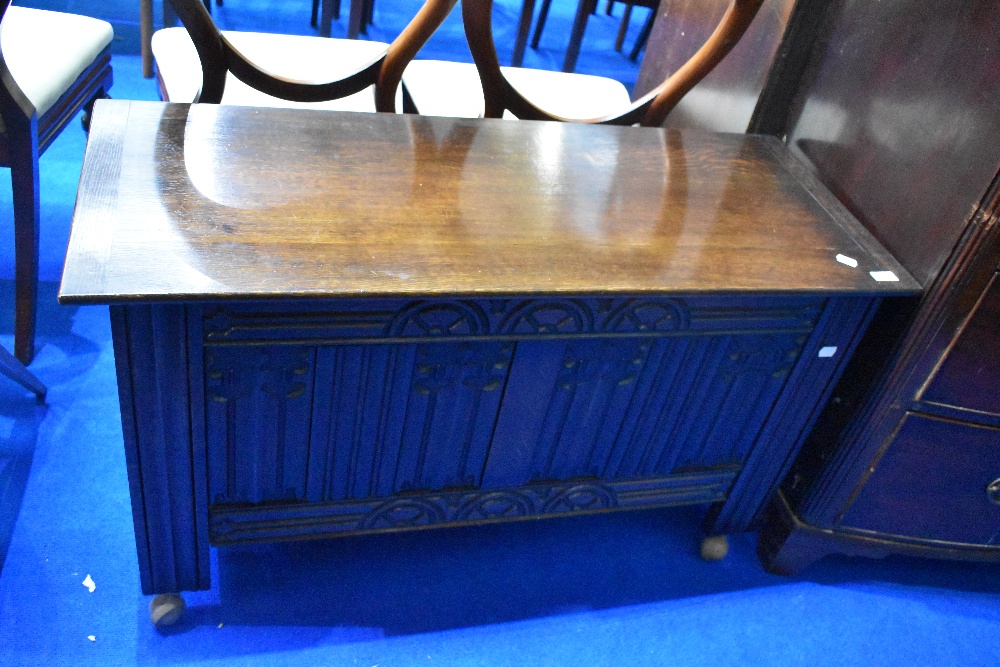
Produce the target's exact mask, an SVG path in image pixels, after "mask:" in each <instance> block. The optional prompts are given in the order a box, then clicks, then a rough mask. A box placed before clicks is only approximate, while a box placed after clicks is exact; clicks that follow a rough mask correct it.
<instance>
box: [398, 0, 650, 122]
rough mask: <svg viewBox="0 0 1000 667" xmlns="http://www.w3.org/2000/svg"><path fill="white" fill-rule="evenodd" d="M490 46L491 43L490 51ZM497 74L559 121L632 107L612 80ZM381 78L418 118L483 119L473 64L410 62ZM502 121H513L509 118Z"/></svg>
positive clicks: (506, 70) (510, 70)
mask: <svg viewBox="0 0 1000 667" xmlns="http://www.w3.org/2000/svg"><path fill="white" fill-rule="evenodd" d="M451 4H452V5H454V4H457V0H451ZM490 4H491V6H492V3H490ZM463 11H464V10H463ZM492 45H493V42H492V39H491V41H490V47H491V48H492ZM498 66H499V65H498ZM500 70H501V72H502V73H503V76H504V78H505V79H506V80H508V81H510V82H511V83H512V84H513V85H514V86H515V87H516V88H517V89H518V90H519V91H521V92H522V93H523V94H524V95H526V96H528V97H529V98H531V99H533V100H536V101H538V103H539V104H541V105H542V106H543V107H545V108H547V109H551V110H553V111H554V112H555V113H556V114H558V115H560V116H565V117H569V118H592V117H597V116H603V115H605V114H608V113H612V112H613V111H615V110H617V109H621V108H623V107H625V106H628V105H629V104H630V103H631V99H630V98H629V94H628V89H627V88H625V86H624V85H622V84H621V82H619V81H615V80H614V79H609V78H606V77H601V76H591V75H589V74H574V73H564V72H552V71H549V70H541V69H532V68H528V67H501V68H500ZM383 76H384V78H385V81H384V84H385V88H384V90H385V91H386V92H387V93H388V92H389V91H390V89H393V90H394V88H393V86H394V85H395V84H394V82H393V81H392V79H393V78H397V79H399V80H400V81H401V82H402V85H403V89H404V92H405V93H406V94H405V99H406V100H407V102H408V104H409V106H408V108H409V109H410V110H413V111H416V112H417V113H421V114H424V115H429V116H453V117H460V118H476V117H479V116H482V115H483V114H484V111H485V100H484V97H483V86H482V84H481V82H480V77H479V71H478V70H477V69H476V65H475V64H473V63H459V62H450V61H442V60H416V59H414V60H412V61H407V65H406V69H405V72H391V71H387V72H385V73H384V74H383ZM505 117H506V118H515V116H514V115H512V114H510V113H508V114H506V116H505Z"/></svg>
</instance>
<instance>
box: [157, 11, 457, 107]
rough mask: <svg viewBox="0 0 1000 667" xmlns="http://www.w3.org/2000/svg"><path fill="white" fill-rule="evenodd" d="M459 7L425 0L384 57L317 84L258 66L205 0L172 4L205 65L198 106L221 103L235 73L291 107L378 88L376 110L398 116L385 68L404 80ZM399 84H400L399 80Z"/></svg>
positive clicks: (244, 81) (253, 86)
mask: <svg viewBox="0 0 1000 667" xmlns="http://www.w3.org/2000/svg"><path fill="white" fill-rule="evenodd" d="M455 3H456V0H427V1H426V2H425V3H424V5H423V6H422V7H421V8H420V10H419V11H418V12H417V14H416V15H415V16H414V18H413V20H412V21H411V22H410V23H409V25H407V27H406V28H405V29H404V30H403V32H402V33H401V34H400V36H399V37H398V38H397V39H396V40H394V41H393V43H392V44H391V45H390V47H389V48H388V49H387V50H386V52H385V53H383V54H381V55H379V56H378V57H376V58H374V59H373V60H372V61H370V62H368V63H367V64H365V65H364V66H362V67H360V68H359V69H357V70H355V71H354V72H352V73H350V74H348V75H346V76H341V77H339V78H336V79H332V80H330V81H320V82H316V81H298V80H294V79H290V78H286V77H282V76H280V75H278V74H274V73H271V72H268V71H267V70H265V69H263V68H261V67H259V66H258V65H256V64H254V63H253V62H252V61H251V60H250V59H249V58H247V57H246V56H245V55H243V54H242V53H240V51H239V49H237V48H236V47H235V46H233V44H232V43H231V42H230V41H229V40H227V39H226V37H225V35H224V34H223V33H222V31H221V30H219V28H218V26H216V24H215V22H214V21H213V20H212V16H211V14H209V12H208V10H206V9H205V6H204V4H202V2H201V0H170V4H171V5H172V6H173V8H174V10H175V11H176V13H177V16H178V18H179V19H180V21H181V23H182V24H183V25H184V28H185V29H186V30H187V32H188V35H190V37H191V41H192V42H194V46H195V49H196V50H197V51H198V57H199V59H200V60H201V66H202V87H201V94H200V95H199V96H198V97H197V101H198V102H202V103H212V104H218V103H220V102H221V101H222V95H223V93H224V91H225V86H226V75H227V73H228V72H232V74H233V76H235V77H236V78H237V79H239V80H240V81H242V82H243V83H245V84H247V85H248V86H250V87H252V88H255V89H256V90H259V91H261V92H263V93H265V94H267V95H271V96H272V97H277V98H280V99H283V100H289V101H293V102H324V101H328V100H335V99H340V98H342V97H347V96H348V95H353V94H354V93H357V92H360V91H362V90H364V89H365V88H368V87H369V86H371V85H376V108H377V109H378V111H386V112H393V111H395V89H396V86H394V87H393V91H392V94H389V95H380V94H379V83H380V80H381V79H382V71H383V69H388V71H390V72H396V71H398V72H399V73H400V76H401V74H402V70H403V69H405V68H406V63H408V62H409V60H411V59H412V58H413V57H414V56H415V55H416V53H417V51H419V50H420V48H421V47H422V46H423V45H424V44H425V43H426V41H427V40H428V39H429V38H430V36H431V35H432V34H434V31H435V30H436V29H437V27H438V26H439V25H440V24H441V22H442V21H444V19H445V17H447V15H448V13H449V12H450V11H451V9H452V7H454V5H455ZM396 81H397V85H398V77H397V79H396Z"/></svg>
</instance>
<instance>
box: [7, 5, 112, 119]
mask: <svg viewBox="0 0 1000 667" xmlns="http://www.w3.org/2000/svg"><path fill="white" fill-rule="evenodd" d="M113 38H114V31H113V30H112V28H111V24H110V23H108V22H107V21H101V20H99V19H95V18H91V17H89V16H78V15H76V14H64V13H61V12H52V11H47V10H44V9H30V8H28V7H16V6H13V5H12V6H10V7H8V8H7V12H6V13H5V14H4V15H3V22H2V23H0V50H2V51H3V55H4V61H5V62H6V64H7V68H8V69H9V70H10V73H11V74H12V75H13V76H14V80H15V81H17V85H18V87H19V88H20V89H21V92H23V93H24V94H25V96H26V97H27V98H28V100H29V101H30V102H31V104H32V106H34V107H35V113H36V114H37V115H38V116H43V115H45V113H46V112H47V111H48V110H49V109H51V108H52V107H53V105H55V103H56V101H57V100H58V99H59V98H60V97H62V96H63V94H64V93H65V92H66V91H67V90H69V89H70V87H72V86H73V84H74V83H76V80H77V78H79V76H80V75H81V74H83V72H84V70H86V69H87V68H88V67H89V66H90V65H91V64H93V62H94V61H95V60H97V58H98V56H100V55H101V52H102V51H104V50H105V49H106V48H107V47H108V45H109V44H111V40H112V39H113Z"/></svg>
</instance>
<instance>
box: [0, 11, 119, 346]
mask: <svg viewBox="0 0 1000 667" xmlns="http://www.w3.org/2000/svg"><path fill="white" fill-rule="evenodd" d="M113 37H114V32H113V31H112V28H111V24H109V23H107V22H105V21H100V20H98V19H94V18H90V17H87V16H78V15H76V14H65V13H62V12H51V11H46V10H41V9H29V8H26V7H15V6H11V4H10V0H0V160H2V163H0V166H5V167H9V168H10V175H11V184H12V186H13V195H14V262H15V276H14V307H15V317H14V354H15V356H16V357H17V359H18V360H20V361H21V363H24V364H27V363H30V362H31V359H32V358H33V357H34V354H35V323H36V319H37V297H38V251H39V241H38V233H39V192H38V189H39V180H38V158H39V156H40V155H41V154H42V153H44V152H45V149H46V148H48V147H49V145H50V144H51V143H52V141H53V140H54V139H55V138H56V137H57V136H59V133H60V132H61V131H62V129H63V128H64V127H66V125H67V124H68V123H69V122H70V121H71V120H72V119H73V118H74V117H75V116H76V113H77V112H78V111H79V110H80V109H81V108H82V109H84V112H85V115H84V125H85V127H86V124H87V122H88V120H87V119H88V118H89V110H90V109H91V108H92V106H93V103H94V100H96V99H97V98H99V97H106V96H107V93H108V90H109V89H110V88H111V83H112V75H111V51H110V45H111V40H112V39H113Z"/></svg>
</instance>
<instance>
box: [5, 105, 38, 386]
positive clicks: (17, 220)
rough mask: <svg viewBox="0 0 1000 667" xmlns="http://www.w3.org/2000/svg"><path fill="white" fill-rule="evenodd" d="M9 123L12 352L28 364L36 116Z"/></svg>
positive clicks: (33, 300)
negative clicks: (17, 124) (13, 125)
mask: <svg viewBox="0 0 1000 667" xmlns="http://www.w3.org/2000/svg"><path fill="white" fill-rule="evenodd" d="M24 123H25V127H23V128H17V129H16V130H15V129H14V128H11V127H8V128H7V131H8V137H9V138H10V143H9V147H10V180H11V184H12V185H13V189H14V355H15V356H16V357H17V359H18V360H19V361H20V362H21V363H22V364H24V365H25V366H27V365H28V364H29V363H31V360H32V359H33V358H34V356H35V322H36V317H37V300H38V207H39V200H38V119H37V117H34V116H33V117H32V118H30V119H24Z"/></svg>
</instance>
